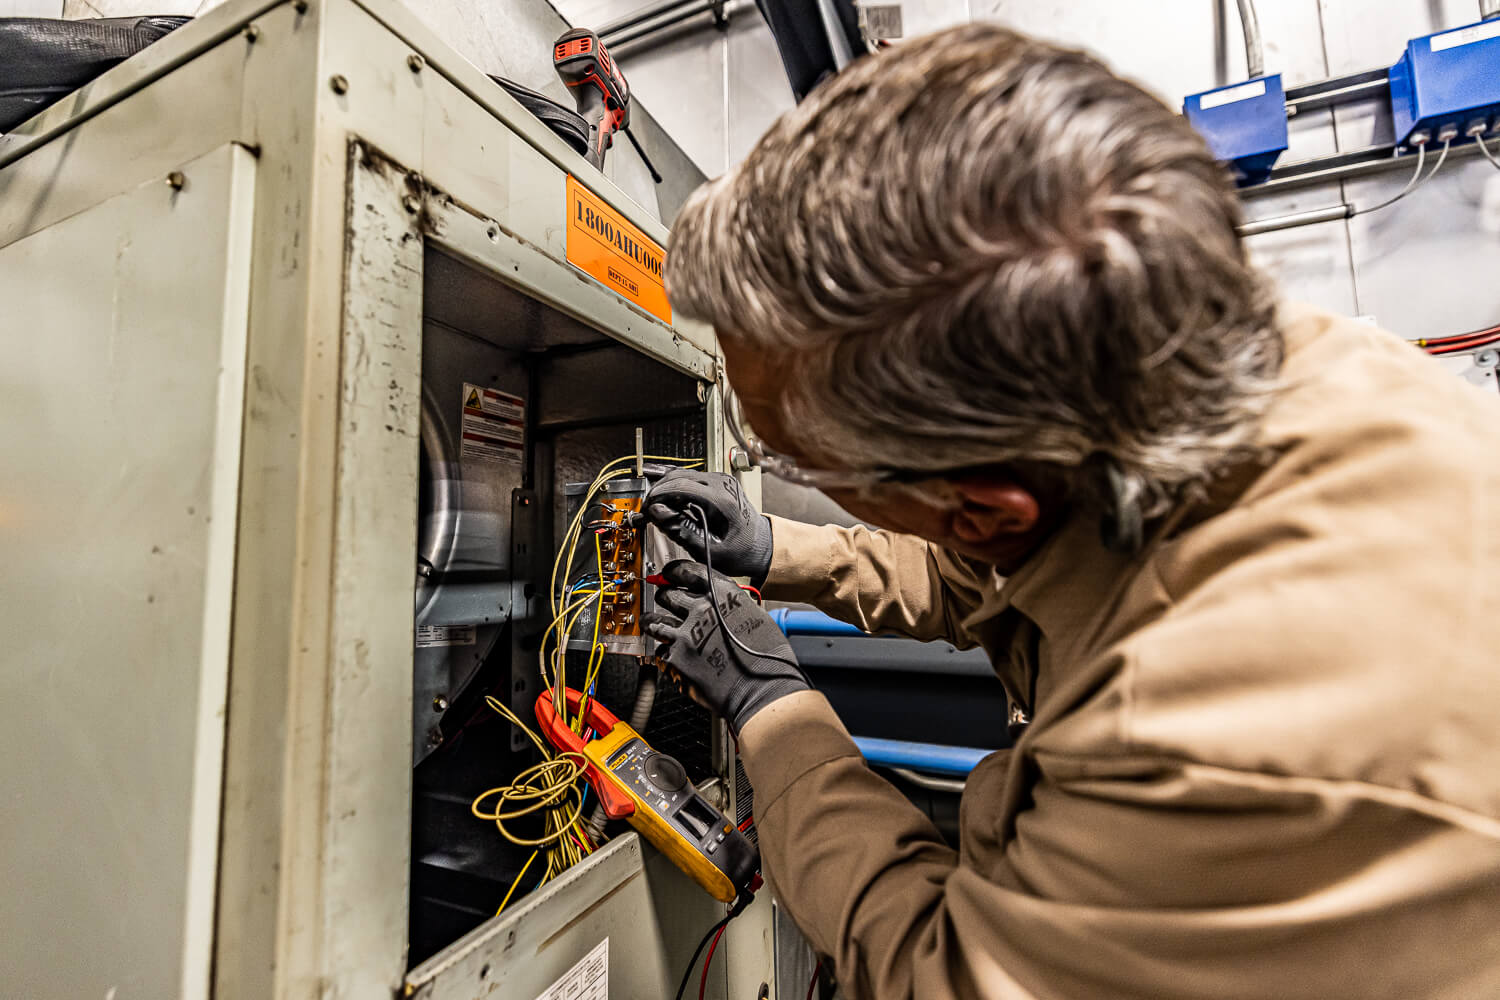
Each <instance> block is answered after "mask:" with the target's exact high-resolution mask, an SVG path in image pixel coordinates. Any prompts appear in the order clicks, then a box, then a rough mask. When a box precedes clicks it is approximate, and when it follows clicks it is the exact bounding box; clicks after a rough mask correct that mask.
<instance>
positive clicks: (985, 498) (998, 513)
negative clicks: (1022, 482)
mask: <svg viewBox="0 0 1500 1000" xmlns="http://www.w3.org/2000/svg"><path fill="white" fill-rule="evenodd" d="M951 486H952V488H953V490H954V492H955V493H957V494H958V497H959V499H960V501H962V503H961V506H960V507H959V509H958V510H957V511H955V512H954V514H953V533H954V534H955V535H957V536H958V538H959V539H960V540H962V541H964V542H967V543H969V544H971V545H982V544H984V543H986V542H991V541H994V540H995V539H997V538H1003V537H1006V536H1009V535H1024V534H1025V533H1026V532H1028V531H1030V530H1031V529H1032V528H1034V527H1036V524H1037V522H1038V521H1039V520H1041V516H1042V512H1041V505H1040V504H1038V503H1037V499H1036V497H1035V496H1033V495H1032V494H1031V492H1030V491H1029V490H1027V489H1026V488H1025V487H1024V486H1017V485H1016V484H1015V483H1013V482H1011V481H1010V480H1008V479H990V478H987V477H979V476H975V477H970V478H965V479H962V480H954V481H952V482H951Z"/></svg>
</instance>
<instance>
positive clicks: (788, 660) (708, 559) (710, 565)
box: [687, 503, 812, 687]
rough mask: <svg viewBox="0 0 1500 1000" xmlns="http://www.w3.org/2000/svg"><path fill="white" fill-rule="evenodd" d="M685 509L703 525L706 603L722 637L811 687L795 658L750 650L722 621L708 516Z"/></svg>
mask: <svg viewBox="0 0 1500 1000" xmlns="http://www.w3.org/2000/svg"><path fill="white" fill-rule="evenodd" d="M687 509H688V510H691V511H693V512H694V513H695V514H697V516H698V520H699V521H700V522H701V523H702V525H703V568H704V569H705V570H707V571H708V603H709V606H710V607H712V608H713V609H714V617H715V618H717V619H718V621H719V630H720V631H721V632H723V633H724V637H725V638H726V639H728V640H729V641H730V642H732V643H734V644H735V645H736V646H738V647H740V649H741V651H743V652H745V653H747V654H748V655H750V656H755V657H759V658H760V659H763V660H775V661H776V662H777V663H784V664H786V665H787V666H789V667H791V668H792V669H793V670H795V671H797V673H798V675H800V676H801V678H802V679H803V680H804V681H807V686H808V687H812V681H811V680H809V679H808V676H807V674H805V673H803V671H802V664H800V663H798V662H797V661H796V659H795V658H793V657H788V656H781V655H779V654H777V653H767V652H763V651H762V650H759V649H751V648H750V647H749V646H747V645H745V643H744V642H743V641H742V640H741V639H740V637H739V636H737V635H735V634H734V632H733V631H732V630H731V629H730V628H729V625H728V623H726V622H725V621H724V612H722V611H720V610H719V595H718V594H717V593H715V591H714V561H713V550H712V548H711V547H710V543H709V540H708V534H709V531H708V515H707V514H705V513H703V508H702V507H699V506H698V505H697V504H695V503H690V504H688V505H687Z"/></svg>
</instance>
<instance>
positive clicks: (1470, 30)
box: [1431, 21, 1500, 52]
mask: <svg viewBox="0 0 1500 1000" xmlns="http://www.w3.org/2000/svg"><path fill="white" fill-rule="evenodd" d="M1491 38H1500V21H1485V22H1484V23H1483V24H1471V25H1469V26H1468V27H1467V28H1459V29H1458V30H1457V31H1445V32H1443V33H1442V34H1441V35H1433V36H1432V39H1431V41H1432V51H1434V52H1442V51H1443V50H1444V49H1456V48H1458V47H1459V46H1460V45H1473V44H1474V43H1475V42H1487V41H1489V40H1490V39H1491Z"/></svg>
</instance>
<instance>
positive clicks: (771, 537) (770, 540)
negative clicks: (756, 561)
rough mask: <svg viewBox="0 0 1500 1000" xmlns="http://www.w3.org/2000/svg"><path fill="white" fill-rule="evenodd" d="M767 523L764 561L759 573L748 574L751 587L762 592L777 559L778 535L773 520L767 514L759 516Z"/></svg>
mask: <svg viewBox="0 0 1500 1000" xmlns="http://www.w3.org/2000/svg"><path fill="white" fill-rule="evenodd" d="M758 516H759V517H760V519H761V520H762V521H764V522H765V526H766V534H765V539H764V553H765V555H764V560H763V561H762V562H761V564H760V566H759V568H758V570H757V571H755V572H752V573H748V574H746V575H747V576H749V578H750V586H752V587H754V588H755V589H756V590H760V589H761V588H762V587H764V586H765V585H766V577H768V576H770V575H771V563H772V562H774V561H775V559H776V533H775V532H774V531H773V530H772V529H771V518H770V517H768V516H767V515H765V514H760V515H758Z"/></svg>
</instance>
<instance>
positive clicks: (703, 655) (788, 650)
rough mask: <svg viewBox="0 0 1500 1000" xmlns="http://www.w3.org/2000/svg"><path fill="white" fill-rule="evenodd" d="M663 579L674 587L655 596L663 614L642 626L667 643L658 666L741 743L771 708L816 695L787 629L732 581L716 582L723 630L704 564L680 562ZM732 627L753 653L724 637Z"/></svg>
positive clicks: (646, 617) (645, 619)
mask: <svg viewBox="0 0 1500 1000" xmlns="http://www.w3.org/2000/svg"><path fill="white" fill-rule="evenodd" d="M662 576H664V577H665V578H666V580H667V585H666V586H662V587H659V588H657V591H656V605H657V607H658V608H659V609H661V610H657V611H652V612H649V613H647V614H646V615H644V616H642V618H641V622H642V624H644V625H645V627H646V632H647V634H648V635H651V636H653V637H655V638H656V639H658V640H659V641H660V642H661V643H662V645H661V646H660V647H658V649H657V652H656V656H657V660H658V661H659V662H661V663H662V664H664V665H665V666H666V667H667V668H668V669H670V670H673V671H675V672H676V673H677V674H679V675H680V676H681V677H682V678H683V679H684V680H686V681H687V682H688V683H690V684H691V685H692V686H693V688H694V689H696V691H697V693H698V696H699V698H700V699H701V700H702V701H703V703H704V704H706V705H707V706H708V707H709V708H712V709H713V710H714V711H716V712H718V713H719V714H720V715H722V716H723V717H724V718H725V719H726V720H727V721H728V722H729V728H730V729H732V730H734V733H735V735H736V736H738V735H739V732H740V730H741V729H743V728H744V725H745V723H747V722H749V721H750V719H751V717H752V716H754V715H755V713H756V712H759V711H760V710H761V709H763V708H765V707H766V706H767V705H769V704H771V702H773V701H776V700H777V699H779V698H784V697H786V696H787V695H789V694H796V693H797V692H798V691H806V690H808V689H809V688H811V687H812V685H811V684H810V683H809V682H808V680H807V676H806V675H805V674H804V673H803V672H802V668H801V667H800V666H798V665H797V657H796V655H795V654H794V653H793V652H792V646H791V643H789V642H787V641H786V636H784V635H782V634H781V629H779V628H777V627H776V623H775V622H773V621H772V620H771V616H770V615H768V614H766V612H765V610H764V609H763V608H761V607H760V606H759V605H757V604H756V603H755V602H754V601H752V600H751V599H750V597H749V595H748V594H746V593H745V592H744V591H743V590H741V589H740V588H739V585H738V584H736V583H735V582H734V581H733V580H731V579H729V577H727V576H725V575H724V574H722V573H719V572H717V571H716V572H715V573H714V574H713V597H714V599H716V602H717V604H718V606H719V613H720V615H722V616H723V619H724V621H723V625H722V626H721V625H720V623H719V617H718V616H716V615H715V614H714V610H713V606H712V605H710V604H709V600H710V597H709V576H708V570H707V569H705V568H704V567H703V566H702V565H701V564H700V563H694V562H688V561H687V560H685V559H679V560H677V561H676V562H671V563H668V564H667V565H666V567H665V568H664V569H663V570H662ZM725 626H727V627H728V629H729V630H730V631H731V632H733V633H734V635H735V637H736V638H738V639H739V641H740V642H741V643H743V644H744V646H745V647H749V648H748V650H747V649H745V648H742V647H741V646H739V645H736V644H735V643H734V641H733V640H731V639H729V638H728V637H727V636H726V635H725V634H724V628H725ZM751 651H753V652H751Z"/></svg>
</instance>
